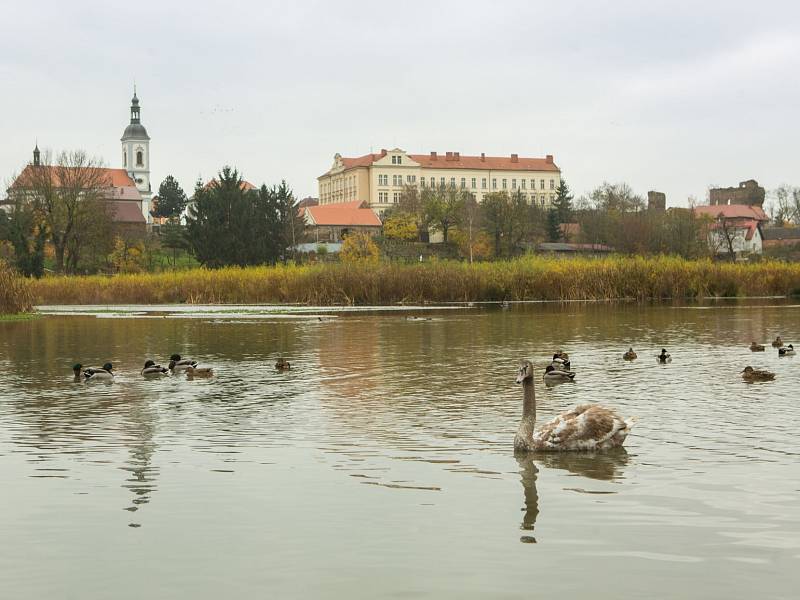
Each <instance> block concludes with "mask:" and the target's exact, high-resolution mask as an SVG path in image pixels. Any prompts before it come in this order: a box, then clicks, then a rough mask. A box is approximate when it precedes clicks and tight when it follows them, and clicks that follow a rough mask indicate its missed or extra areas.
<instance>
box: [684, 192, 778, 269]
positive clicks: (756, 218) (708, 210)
mask: <svg viewBox="0 0 800 600" xmlns="http://www.w3.org/2000/svg"><path fill="white" fill-rule="evenodd" d="M694 212H695V214H696V215H700V216H702V215H706V216H708V217H710V218H711V220H712V223H711V226H710V228H709V231H708V245H709V247H710V248H711V250H712V251H713V252H714V253H715V254H718V255H725V254H729V248H728V239H730V241H731V245H732V246H733V251H734V253H735V254H736V257H737V258H738V257H740V256H746V255H747V254H761V253H762V251H763V246H764V244H763V240H764V229H763V227H764V225H765V224H766V223H768V222H769V217H768V216H767V215H766V213H765V212H764V211H763V209H762V208H761V207H760V206H748V205H745V204H731V205H727V204H725V205H721V206H695V207H694Z"/></svg>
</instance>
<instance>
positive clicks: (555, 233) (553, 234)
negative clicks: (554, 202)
mask: <svg viewBox="0 0 800 600" xmlns="http://www.w3.org/2000/svg"><path fill="white" fill-rule="evenodd" d="M560 240H561V228H560V227H559V218H558V209H556V208H555V207H553V208H551V209H550V210H548V211H547V241H549V242H558V241H560Z"/></svg>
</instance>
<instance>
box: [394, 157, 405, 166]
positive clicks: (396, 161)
mask: <svg viewBox="0 0 800 600" xmlns="http://www.w3.org/2000/svg"><path fill="white" fill-rule="evenodd" d="M392 164H393V165H402V164H403V157H402V156H392Z"/></svg>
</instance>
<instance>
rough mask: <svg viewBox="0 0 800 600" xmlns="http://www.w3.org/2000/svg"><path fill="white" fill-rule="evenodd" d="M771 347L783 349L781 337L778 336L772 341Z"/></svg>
mask: <svg viewBox="0 0 800 600" xmlns="http://www.w3.org/2000/svg"><path fill="white" fill-rule="evenodd" d="M772 347H773V348H783V340H782V339H781V336H778V337H776V338H775V340H773V342H772Z"/></svg>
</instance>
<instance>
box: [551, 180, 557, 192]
mask: <svg viewBox="0 0 800 600" xmlns="http://www.w3.org/2000/svg"><path fill="white" fill-rule="evenodd" d="M550 189H551V190H554V189H556V180H555V179H551V180H550Z"/></svg>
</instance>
